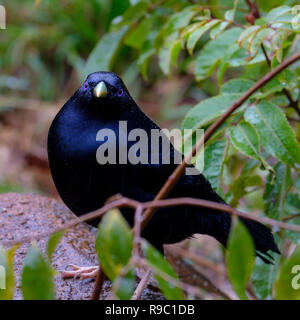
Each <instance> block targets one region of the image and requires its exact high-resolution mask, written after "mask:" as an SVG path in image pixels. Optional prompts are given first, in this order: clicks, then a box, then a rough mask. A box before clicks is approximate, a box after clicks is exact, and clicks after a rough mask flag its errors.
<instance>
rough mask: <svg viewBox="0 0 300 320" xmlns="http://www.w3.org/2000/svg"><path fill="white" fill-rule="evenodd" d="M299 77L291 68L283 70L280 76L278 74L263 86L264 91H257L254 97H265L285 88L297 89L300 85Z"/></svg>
mask: <svg viewBox="0 0 300 320" xmlns="http://www.w3.org/2000/svg"><path fill="white" fill-rule="evenodd" d="M298 82H299V77H297V75H296V74H295V72H293V71H291V70H288V69H287V70H283V71H282V72H281V74H280V77H279V76H277V77H275V78H274V79H272V80H271V81H269V82H268V83H267V84H266V85H265V86H264V88H263V92H258V93H255V94H254V95H253V96H252V97H253V98H257V99H263V98H265V97H268V96H270V95H271V94H273V93H276V92H281V91H282V90H283V89H284V88H286V89H291V90H292V89H295V88H297V86H298Z"/></svg>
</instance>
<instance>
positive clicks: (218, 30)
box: [209, 21, 230, 40]
mask: <svg viewBox="0 0 300 320" xmlns="http://www.w3.org/2000/svg"><path fill="white" fill-rule="evenodd" d="M229 25H230V21H222V22H221V23H218V24H217V25H215V26H214V27H213V28H212V29H211V31H210V34H209V36H210V38H211V39H212V40H216V39H217V38H218V37H219V35H220V34H222V33H223V32H224V31H225V29H226V28H227V27H228V26H229Z"/></svg>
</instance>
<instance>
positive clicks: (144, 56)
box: [137, 45, 155, 80]
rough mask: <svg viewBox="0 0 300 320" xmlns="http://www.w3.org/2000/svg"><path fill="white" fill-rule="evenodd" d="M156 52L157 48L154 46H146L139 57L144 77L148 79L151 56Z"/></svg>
mask: <svg viewBox="0 0 300 320" xmlns="http://www.w3.org/2000/svg"><path fill="white" fill-rule="evenodd" d="M154 54H155V49H154V48H153V47H152V46H148V45H147V46H145V48H143V49H142V52H141V55H140V56H139V58H138V61H137V64H138V67H139V69H140V72H141V74H142V76H143V77H144V79H146V80H147V70H148V65H149V61H150V59H151V57H152V56H153V55H154Z"/></svg>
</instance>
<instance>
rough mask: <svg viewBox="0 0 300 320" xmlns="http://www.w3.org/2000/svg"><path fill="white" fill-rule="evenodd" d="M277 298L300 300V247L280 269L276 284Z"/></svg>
mask: <svg viewBox="0 0 300 320" xmlns="http://www.w3.org/2000/svg"><path fill="white" fill-rule="evenodd" d="M275 298H276V299H277V300H299V299H300V247H297V248H296V250H295V251H294V252H293V254H292V255H291V256H290V257H289V258H287V259H286V260H285V261H284V262H283V264H282V266H281V268H280V272H279V276H278V278H277V280H276V283H275Z"/></svg>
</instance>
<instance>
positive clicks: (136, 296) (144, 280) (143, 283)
mask: <svg viewBox="0 0 300 320" xmlns="http://www.w3.org/2000/svg"><path fill="white" fill-rule="evenodd" d="M151 273H152V271H151V269H148V270H147V271H146V273H145V275H144V277H143V278H142V280H141V281H140V283H139V284H138V286H137V288H136V289H135V291H134V293H133V295H132V297H131V300H139V299H140V297H141V295H142V293H143V291H144V289H145V288H146V286H147V284H148V281H149V278H150V276H151Z"/></svg>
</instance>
